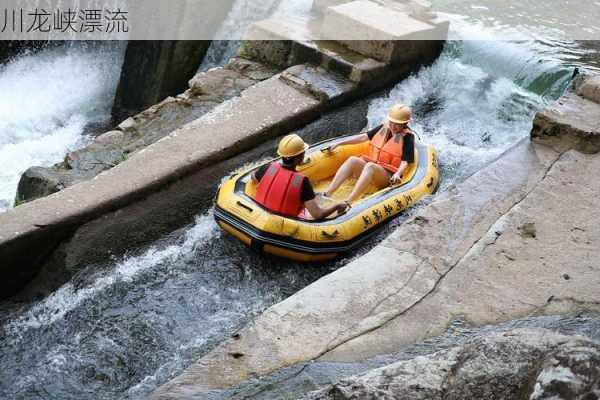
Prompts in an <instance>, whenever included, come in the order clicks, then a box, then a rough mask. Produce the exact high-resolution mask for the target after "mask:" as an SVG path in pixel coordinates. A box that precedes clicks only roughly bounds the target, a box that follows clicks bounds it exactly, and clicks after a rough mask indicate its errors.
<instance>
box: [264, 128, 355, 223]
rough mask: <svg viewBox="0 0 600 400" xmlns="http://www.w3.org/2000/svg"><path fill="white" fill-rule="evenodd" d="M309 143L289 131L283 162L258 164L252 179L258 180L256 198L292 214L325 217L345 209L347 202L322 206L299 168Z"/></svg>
mask: <svg viewBox="0 0 600 400" xmlns="http://www.w3.org/2000/svg"><path fill="white" fill-rule="evenodd" d="M306 149H308V145H307V144H306V143H304V140H302V138H301V137H300V136H298V135H288V136H286V137H284V138H283V139H282V140H281V142H280V143H279V147H278V150H277V153H278V154H279V155H280V156H281V157H282V158H281V162H273V163H271V164H269V165H265V166H263V167H261V168H259V169H258V170H257V171H256V172H255V173H254V174H253V175H252V179H253V180H254V182H255V183H258V188H257V191H256V197H255V200H256V202H257V203H259V204H260V205H262V206H263V207H265V208H266V209H268V210H270V211H273V212H276V213H278V214H281V215H285V216H289V217H300V218H304V219H323V218H326V217H328V216H329V215H331V214H333V213H334V212H335V211H338V212H342V211H344V210H345V209H346V207H347V206H346V204H345V203H334V204H332V205H330V206H327V207H321V206H320V205H319V204H318V203H317V201H316V200H315V197H316V196H315V192H314V190H313V187H312V185H311V183H310V181H309V180H308V178H306V177H305V176H303V175H302V174H300V173H298V172H296V167H297V166H298V165H300V164H301V163H302V161H304V153H305V151H306Z"/></svg>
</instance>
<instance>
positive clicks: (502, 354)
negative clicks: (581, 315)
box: [305, 329, 600, 400]
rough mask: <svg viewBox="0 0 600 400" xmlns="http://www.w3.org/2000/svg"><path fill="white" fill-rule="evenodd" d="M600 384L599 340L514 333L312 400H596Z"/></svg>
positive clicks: (351, 382)
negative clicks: (528, 399)
mask: <svg viewBox="0 0 600 400" xmlns="http://www.w3.org/2000/svg"><path fill="white" fill-rule="evenodd" d="M599 380H600V344H599V343H597V342H593V341H591V340H589V339H586V338H583V337H578V336H563V335H560V334H556V333H553V332H551V331H547V330H543V329H537V330H515V331H512V332H507V333H496V334H492V335H489V336H486V337H480V338H476V339H475V340H473V341H471V342H470V343H467V344H466V345H463V346H459V347H454V348H451V349H449V350H444V351H441V352H437V353H435V354H432V355H429V356H420V357H416V358H414V359H411V360H408V361H400V362H397V363H394V364H391V365H388V366H385V367H382V368H378V369H375V370H372V371H370V372H368V373H366V374H363V375H359V376H354V377H350V378H345V379H342V380H340V381H339V382H337V383H335V384H333V385H330V386H328V387H325V388H323V389H321V390H319V391H316V392H313V393H311V394H309V395H307V396H306V397H305V399H306V400H355V399H356V400H358V399H361V400H365V399H400V398H402V399H423V400H425V399H431V400H433V399H440V400H442V399H444V400H446V399H457V400H458V399H506V400H509V399H510V400H512V399H527V398H531V399H532V400H541V399H597V398H598V394H599V393H600V386H599V384H598V382H599Z"/></svg>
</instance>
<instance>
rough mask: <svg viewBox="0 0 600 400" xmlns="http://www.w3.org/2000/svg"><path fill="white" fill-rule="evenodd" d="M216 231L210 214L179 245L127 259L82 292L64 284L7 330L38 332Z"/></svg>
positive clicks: (178, 255) (180, 254) (189, 249)
mask: <svg viewBox="0 0 600 400" xmlns="http://www.w3.org/2000/svg"><path fill="white" fill-rule="evenodd" d="M216 233H217V227H216V225H215V224H214V223H213V216H212V210H211V211H209V212H208V213H207V214H205V215H202V216H200V217H198V218H197V219H196V224H195V225H194V226H193V227H192V228H191V229H189V230H188V231H187V232H186V233H185V235H184V238H183V241H182V242H181V243H177V244H173V245H170V246H167V247H165V248H162V249H159V248H156V247H151V248H150V249H148V250H147V251H146V252H145V253H144V254H142V255H141V256H137V257H131V258H128V259H126V260H124V261H122V262H120V263H119V264H117V265H116V267H115V268H114V269H111V270H110V271H109V272H108V274H107V275H105V276H102V277H100V278H98V279H96V280H95V281H94V282H93V283H92V284H90V285H89V286H87V287H84V288H76V287H75V286H74V285H73V283H70V282H69V283H67V284H65V285H64V286H62V287H61V288H60V289H58V290H57V291H56V292H54V293H52V294H51V295H50V296H48V297H47V298H46V299H44V300H43V301H42V302H39V303H37V304H35V305H34V306H33V307H32V308H31V309H30V310H29V311H27V312H26V313H24V314H23V315H22V316H20V317H19V318H17V319H16V320H14V321H12V322H10V323H9V324H8V325H7V327H6V329H7V331H9V332H12V334H13V335H15V336H16V337H20V336H21V334H22V333H23V332H24V331H26V330H28V329H39V328H42V327H45V326H48V325H51V324H53V323H54V322H56V321H58V320H60V319H62V318H64V317H65V315H66V314H67V313H69V312H70V311H72V310H74V309H76V308H77V307H80V306H81V305H82V304H83V303H84V302H85V301H86V300H87V299H91V298H93V297H94V296H95V295H96V294H97V293H99V292H102V291H104V290H106V289H107V288H108V287H110V286H111V285H114V284H115V283H117V282H131V281H132V280H133V279H135V278H136V277H138V276H139V275H140V274H143V273H144V272H146V271H148V270H150V269H152V268H153V267H156V266H158V265H162V264H165V263H166V264H170V263H174V262H175V261H176V260H178V259H181V258H185V256H186V255H190V254H192V253H193V252H194V250H195V249H196V248H197V247H198V246H202V245H203V244H205V243H206V241H207V240H209V239H214V236H215V235H216Z"/></svg>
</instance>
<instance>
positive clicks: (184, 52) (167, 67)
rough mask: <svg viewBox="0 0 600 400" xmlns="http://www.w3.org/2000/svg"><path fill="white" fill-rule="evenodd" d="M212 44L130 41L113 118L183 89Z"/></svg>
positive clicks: (123, 115)
mask: <svg viewBox="0 0 600 400" xmlns="http://www.w3.org/2000/svg"><path fill="white" fill-rule="evenodd" d="M209 46H210V41H207V40H195V41H192V40H190V41H175V40H164V41H158V40H144V41H130V42H129V43H128V45H127V51H126V53H125V60H124V62H123V68H122V70H121V79H120V81H119V86H118V88H117V93H116V96H115V101H114V105H113V111H112V115H113V119H114V120H115V121H121V120H123V119H124V118H126V117H128V116H130V115H133V114H135V113H137V112H139V111H141V110H143V109H145V108H147V107H149V106H151V105H153V104H156V103H158V102H160V101H161V100H163V99H164V98H166V97H168V96H172V95H176V94H178V93H181V92H183V91H184V90H185V89H186V88H187V83H188V81H189V80H190V79H191V78H192V77H193V76H194V75H195V74H196V71H197V70H198V67H199V66H200V64H201V63H202V59H203V58H204V55H205V54H206V50H207V49H208V47H209Z"/></svg>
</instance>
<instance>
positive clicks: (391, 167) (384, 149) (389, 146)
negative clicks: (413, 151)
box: [362, 129, 412, 173]
mask: <svg viewBox="0 0 600 400" xmlns="http://www.w3.org/2000/svg"><path fill="white" fill-rule="evenodd" d="M408 134H410V135H412V132H409V133H408ZM387 139H388V137H387V132H386V131H385V130H383V129H380V130H379V132H377V134H376V135H375V136H373V139H371V142H370V143H369V150H368V152H367V154H365V155H363V156H362V159H363V160H365V161H370V162H374V163H377V164H379V165H381V166H382V167H383V168H385V169H387V170H388V171H390V172H391V173H395V172H396V171H398V168H399V167H400V163H401V162H402V152H403V150H404V139H403V137H402V135H400V134H396V135H392V136H391V137H390V139H389V140H387Z"/></svg>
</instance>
